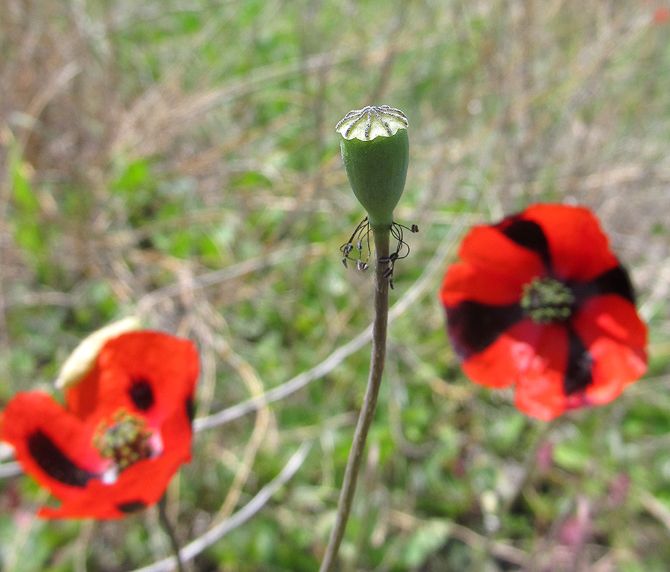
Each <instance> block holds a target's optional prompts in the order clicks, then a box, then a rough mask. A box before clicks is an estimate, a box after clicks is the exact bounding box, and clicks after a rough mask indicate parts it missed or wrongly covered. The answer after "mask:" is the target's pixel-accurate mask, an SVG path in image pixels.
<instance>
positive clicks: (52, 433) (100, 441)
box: [0, 331, 198, 519]
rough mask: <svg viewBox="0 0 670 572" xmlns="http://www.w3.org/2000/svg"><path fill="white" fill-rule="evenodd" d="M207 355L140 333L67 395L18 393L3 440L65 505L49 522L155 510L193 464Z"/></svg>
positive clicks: (49, 512) (117, 342)
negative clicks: (202, 359) (196, 406)
mask: <svg viewBox="0 0 670 572" xmlns="http://www.w3.org/2000/svg"><path fill="white" fill-rule="evenodd" d="M197 377H198V355H197V353H196V350H195V347H194V346H193V344H192V343H191V342H189V341H188V340H183V339H179V338H175V337H173V336H170V335H167V334H163V333H160V332H148V331H138V332H131V333H126V334H123V335H120V336H118V337H115V338H112V339H111V340H108V341H107V342H106V343H105V344H104V346H103V347H102V349H101V350H100V353H99V354H98V356H97V358H96V360H95V362H94V364H93V367H92V369H91V371H89V373H88V374H86V376H85V377H84V378H83V379H82V380H81V381H79V382H78V383H77V384H76V385H73V386H72V387H70V388H69V389H67V390H66V392H65V407H63V406H62V405H60V404H59V403H57V402H56V401H55V400H54V399H53V398H52V397H51V396H50V395H48V394H47V393H43V392H39V391H30V392H25V393H19V394H17V395H16V396H14V398H13V399H12V400H11V401H10V402H9V404H8V405H7V407H6V409H5V411H4V413H3V415H2V417H1V418H0V439H2V440H3V441H6V442H7V443H9V444H10V445H11V446H12V447H14V450H15V454H16V458H17V459H18V461H19V462H20V463H21V465H22V466H23V468H24V470H25V471H26V472H27V473H29V474H30V475H32V476H33V477H34V478H35V479H36V480H37V481H38V482H39V483H40V484H41V485H43V486H44V487H46V488H47V489H49V491H50V492H51V493H52V494H53V495H54V496H55V497H56V498H58V499H59V500H60V501H61V505H60V507H58V508H47V507H45V508H42V509H41V510H40V513H39V515H40V516H42V517H45V518H97V519H108V518H120V517H122V516H124V515H126V514H127V513H129V512H133V511H135V510H139V509H141V508H144V507H146V506H149V505H152V504H154V503H156V502H157V501H158V500H159V499H160V498H161V496H162V495H163V493H164V491H165V489H166V488H167V485H168V483H169V481H170V479H171V478H172V475H173V474H174V473H175V472H176V471H177V469H178V468H179V466H180V465H181V464H182V463H185V462H188V461H189V460H190V458H191V441H192V435H193V432H192V428H191V422H192V417H193V394H194V390H195V382H196V379H197Z"/></svg>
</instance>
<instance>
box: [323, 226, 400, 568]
mask: <svg viewBox="0 0 670 572" xmlns="http://www.w3.org/2000/svg"><path fill="white" fill-rule="evenodd" d="M373 236H374V242H375V251H376V256H377V261H376V264H375V295H374V322H373V325H372V355H371V357H370V374H369V376H368V385H367V388H366V390H365V397H364V399H363V405H362V407H361V411H360V413H359V415H358V421H357V423H356V430H355V432H354V438H353V442H352V444H351V450H350V451H349V458H348V459H347V467H346V469H345V472H344V480H343V482H342V489H341V490H340V498H339V501H338V505H337V514H336V517H335V525H334V527H333V530H332V532H331V535H330V540H329V541H328V546H327V548H326V552H325V554H324V557H323V560H322V562H321V568H320V572H329V571H330V570H332V569H333V566H334V565H335V560H336V557H337V553H338V551H339V549H340V544H341V542H342V538H343V536H344V531H345V529H346V527H347V521H348V519H349V512H350V511H351V504H352V502H353V499H354V493H355V492H356V481H357V478H358V472H359V470H360V467H361V463H362V460H363V452H364V450H365V442H366V440H367V436H368V431H369V429H370V425H371V424H372V419H373V418H374V414H375V409H376V406H377V396H378V395H379V388H380V387H381V381H382V372H383V371H384V361H385V358H386V331H387V328H388V305H389V280H388V276H387V275H386V270H387V268H388V266H389V262H388V256H389V241H390V228H389V229H385V228H377V229H373Z"/></svg>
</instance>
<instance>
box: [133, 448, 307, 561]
mask: <svg viewBox="0 0 670 572" xmlns="http://www.w3.org/2000/svg"><path fill="white" fill-rule="evenodd" d="M311 448H312V443H311V442H308V443H303V444H302V445H301V446H300V448H299V449H298V450H297V451H296V452H295V453H293V455H292V456H291V458H290V459H289V460H288V462H287V463H286V465H284V468H283V469H282V470H281V472H280V473H279V474H278V475H277V476H276V477H275V478H274V479H273V480H272V481H270V482H269V483H268V484H267V485H265V486H264V487H263V488H262V489H261V490H260V491H258V493H257V494H256V496H254V498H252V499H251V500H250V501H249V502H248V503H247V504H246V505H244V506H243V507H242V508H241V509H240V510H238V511H237V512H236V513H235V514H233V515H232V516H231V517H230V518H229V519H227V520H225V521H223V522H221V523H219V524H217V525H216V526H213V527H212V528H210V529H209V530H208V531H207V532H205V533H204V534H203V535H202V536H200V537H198V538H196V539H195V540H193V541H192V542H190V543H189V544H187V545H186V546H184V548H182V549H181V550H180V551H179V554H180V556H181V559H182V561H183V562H184V563H186V562H190V561H191V560H193V559H194V558H195V557H196V556H197V555H198V554H200V553H201V552H202V551H203V550H205V549H206V548H208V547H209V546H212V544H215V543H216V542H218V541H219V540H221V538H223V537H224V536H225V535H226V534H228V533H229V532H231V531H232V530H235V529H236V528H238V527H239V526H241V525H242V524H244V523H245V522H246V521H247V520H249V519H250V518H251V517H252V516H254V515H255V514H256V513H257V512H258V511H260V510H261V509H262V508H263V507H264V506H265V505H266V504H267V503H268V501H269V500H270V499H271V498H272V496H273V495H274V494H275V493H276V492H277V491H278V490H279V489H280V488H281V487H282V486H284V485H285V484H286V483H287V482H288V481H290V480H291V479H292V478H293V476H294V475H295V474H296V473H297V472H298V469H300V467H302V465H303V463H304V462H305V459H306V458H307V454H308V453H309V451H310V449H311ZM172 566H173V559H172V558H165V559H163V560H159V561H158V562H154V563H153V564H150V565H149V566H145V567H144V568H138V569H136V570H134V572H170V570H171V569H172Z"/></svg>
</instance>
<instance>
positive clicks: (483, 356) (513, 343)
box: [463, 320, 568, 420]
mask: <svg viewBox="0 0 670 572" xmlns="http://www.w3.org/2000/svg"><path fill="white" fill-rule="evenodd" d="M567 355H568V342H567V333H566V332H565V330H564V328H562V327H561V326H557V325H542V324H536V323H535V322H533V321H531V320H523V321H521V322H519V323H518V324H516V325H514V326H512V327H511V328H510V329H509V330H508V331H507V332H505V333H504V334H503V335H502V336H500V338H498V340H497V341H496V342H495V343H493V344H492V345H491V346H490V347H489V348H487V349H486V350H484V351H483V352H481V353H479V354H476V355H474V356H473V357H471V358H470V359H468V360H466V361H465V362H464V363H463V371H464V372H465V373H466V374H467V375H468V376H469V377H470V378H471V379H472V380H473V381H475V382H477V383H480V384H482V385H486V386H489V387H496V388H499V387H507V386H509V385H512V384H516V398H515V402H516V406H517V407H518V408H519V409H520V410H521V411H523V412H525V413H527V414H528V415H530V416H532V417H537V418H538V419H543V420H549V419H552V418H554V417H556V416H558V415H560V414H561V413H563V411H565V408H566V400H565V396H564V394H563V372H564V371H565V365H566V361H567Z"/></svg>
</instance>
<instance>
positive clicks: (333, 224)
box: [0, 0, 670, 572]
mask: <svg viewBox="0 0 670 572" xmlns="http://www.w3.org/2000/svg"><path fill="white" fill-rule="evenodd" d="M662 4H663V3H662V2H658V3H654V2H645V1H642V0H609V1H608V0H593V1H591V2H583V1H582V0H528V1H527V2H521V1H514V0H476V1H468V0H449V1H447V0H445V1H442V2H432V1H429V0H397V1H395V0H394V1H381V0H379V1H371V2H353V1H344V2H336V1H330V0H322V1H317V0H311V1H310V0H296V1H291V2H288V1H285V0H284V1H281V0H246V1H242V0H150V1H148V2H134V1H131V0H117V1H115V2H106V1H103V0H88V1H87V0H66V1H60V0H4V1H3V2H1V3H0V53H2V54H3V55H2V61H0V94H1V96H0V160H1V163H0V169H1V171H0V176H1V177H2V178H1V179H0V221H1V223H0V381H2V383H1V384H0V403H3V402H6V400H8V399H9V398H10V397H11V395H12V394H13V393H14V392H15V391H18V390H25V389H28V388H35V387H42V388H50V387H51V381H52V380H53V378H54V376H55V373H56V371H57V369H58V366H59V364H60V363H61V362H62V360H63V359H64V358H65V357H66V356H67V354H68V353H69V351H70V350H71V349H72V348H73V347H74V346H75V345H76V343H77V341H78V340H79V339H80V338H81V337H82V336H83V335H85V334H86V333H88V332H90V331H92V330H94V329H97V328H98V327H100V326H102V325H104V324H106V323H107V322H109V321H111V320H113V319H115V318H118V317H121V316H125V315H127V314H130V313H139V314H140V315H141V316H142V317H143V319H144V320H145V322H146V323H147V324H148V325H149V326H151V327H156V328H164V329H169V330H171V331H174V332H177V333H179V334H181V335H184V336H188V337H190V338H192V339H194V340H195V341H196V342H197V343H198V345H199V348H200V350H201V356H202V369H203V373H202V378H201V383H200V386H199V402H198V411H197V414H198V417H201V418H206V417H207V416H208V415H210V414H213V413H216V412H219V411H222V410H226V409H227V408H230V407H232V406H234V405H235V404H237V403H240V402H243V401H245V400H247V399H248V398H250V397H253V396H257V395H260V394H262V393H263V392H266V391H269V390H271V389H272V388H281V389H279V390H278V391H279V393H278V394H275V396H276V397H277V400H276V401H275V402H274V403H272V404H270V405H264V406H260V407H255V408H249V411H248V412H247V413H246V414H245V415H242V416H239V417H235V415H234V413H235V412H236V411H237V410H232V411H231V410H229V411H228V413H227V414H226V415H227V417H226V418H225V419H223V421H226V422H225V423H223V422H217V421H216V418H214V420H213V421H212V420H210V421H211V422H210V423H209V425H208V424H207V422H206V421H201V422H200V426H201V427H202V428H203V430H202V431H200V432H199V433H198V435H197V439H196V446H195V460H194V461H193V463H192V464H191V465H190V466H188V467H187V468H185V469H184V470H182V471H181V473H180V477H179V478H178V479H176V480H175V481H174V482H173V485H172V487H171V489H170V491H169V509H170V511H171V513H172V514H173V515H174V517H177V518H178V527H177V534H178V536H179V538H180V539H181V541H182V542H183V543H184V544H185V543H187V542H188V541H190V540H192V539H197V538H200V537H201V536H202V535H203V534H204V533H205V532H206V531H207V530H208V529H209V528H210V527H211V526H213V525H214V524H215V523H217V522H222V521H224V520H225V519H227V518H228V517H230V515H231V514H233V513H234V512H236V511H237V510H239V509H240V508H241V507H243V506H245V505H246V503H248V502H249V501H250V499H252V497H253V496H254V495H255V494H256V493H257V492H258V491H259V490H261V488H262V487H263V486H264V485H266V484H267V483H269V482H270V481H272V479H274V478H275V477H276V476H277V474H278V473H280V471H281V470H282V468H283V467H284V466H285V464H286V463H287V462H288V461H289V458H290V457H291V455H292V454H293V453H294V452H295V451H296V450H297V449H298V448H299V447H300V446H301V445H302V444H304V443H309V444H311V449H310V451H309V454H308V456H307V457H306V459H305V460H304V462H303V463H302V464H301V466H300V467H299V470H298V471H297V473H296V474H295V475H294V476H293V477H292V478H291V479H290V480H289V481H288V482H286V483H284V484H283V486H281V487H280V489H279V491H278V492H277V494H275V495H274V496H273V497H272V499H271V500H270V501H269V502H268V503H267V504H266V505H265V506H264V508H263V509H262V510H261V511H260V512H259V513H258V514H256V515H255V516H254V518H253V519H251V520H250V521H248V522H246V523H245V524H242V525H240V526H238V527H236V528H234V529H233V530H232V531H231V532H230V533H229V534H227V535H226V536H224V537H223V538H222V539H221V540H220V541H219V542H217V543H216V544H214V546H212V547H210V548H208V549H206V550H205V551H204V552H203V553H202V554H201V555H200V556H198V557H197V558H196V560H195V564H194V569H195V570H203V571H204V570H226V571H241V572H245V571H256V570H263V571H265V570H267V571H277V572H279V571H295V572H298V571H312V570H315V569H316V567H317V564H318V562H319V557H320V555H321V553H322V551H323V549H324V547H325V543H326V541H327V536H328V532H329V529H330V526H331V524H332V521H333V517H334V510H335V505H336V500H337V490H338V485H339V483H340V481H341V477H342V472H343V468H344V463H345V460H346V455H347V451H348V444H349V442H350V438H351V435H352V431H353V424H354V416H355V412H356V411H357V408H358V405H359V403H360V400H361V396H362V393H363V389H364V385H365V379H366V375H367V366H368V352H367V345H366V344H365V338H364V337H363V338H356V336H358V335H359V334H360V333H361V332H363V331H364V330H365V328H366V326H367V324H368V323H369V320H370V317H371V316H370V300H371V276H369V275H367V274H363V273H356V272H355V271H353V270H351V269H350V270H348V271H347V270H345V269H344V268H343V267H342V265H341V264H340V261H339V258H340V256H339V253H338V247H339V246H340V244H341V243H343V242H344V241H345V240H346V238H347V237H348V235H349V233H350V232H351V230H352V228H353V227H354V226H355V224H356V222H357V221H358V219H360V218H361V216H362V212H361V209H360V207H359V206H358V205H357V203H356V202H355V200H354V198H353V195H352V193H351V192H350V191H349V190H348V188H347V184H346V179H345V175H344V171H343V169H342V168H341V164H340V159H339V150H338V141H337V137H336V134H335V133H334V130H333V127H334V125H335V123H336V122H337V120H338V119H339V118H340V117H341V116H342V115H343V114H344V113H346V112H347V111H349V110H350V109H352V108H356V107H361V106H363V105H365V104H368V103H387V104H390V105H393V106H395V107H399V108H401V109H403V110H404V111H405V112H406V114H407V115H408V117H409V119H410V139H411V145H412V148H411V163H410V171H409V177H408V188H407V190H406V193H405V196H404V198H403V201H402V203H401V206H400V207H399V209H398V211H397V213H396V214H397V217H398V219H399V220H400V221H403V222H405V223H417V224H418V225H419V226H420V228H421V232H420V234H418V235H414V236H411V247H412V254H411V256H410V257H409V258H408V259H407V260H404V261H402V263H399V264H398V265H397V267H396V278H395V283H396V288H395V290H394V291H393V293H392V304H393V303H395V304H396V308H395V310H394V312H395V314H394V319H393V322H392V325H391V329H390V340H389V343H390V346H389V362H388V364H387V371H386V378H385V383H384V387H383V389H382V394H381V398H380V406H379V410H378V413H377V418H376V422H375V425H374V426H373V429H372V433H371V439H370V442H369V447H368V454H367V458H366V464H365V467H364V470H363V475H362V479H361V482H360V486H359V494H358V501H357V504H356V506H355V509H354V512H353V516H352V520H351V522H350V526H349V530H348V534H347V536H346V538H345V543H344V545H343V550H342V558H343V564H342V570H345V571H353V570H375V571H401V570H422V571H426V572H428V571H444V570H517V569H535V570H552V571H555V570H566V571H567V570H598V571H609V570H612V571H613V570H623V571H629V572H632V571H654V570H659V571H662V570H666V569H667V562H669V561H670V543H669V542H668V536H669V534H670V492H669V491H670V489H669V487H668V482H669V480H670V452H669V451H670V448H669V447H668V444H669V443H670V441H669V438H668V435H667V433H668V431H669V430H670V394H669V393H668V389H669V388H670V317H669V304H668V295H669V292H670V226H669V223H668V217H667V205H668V197H669V196H670V163H669V162H668V154H667V142H668V140H669V138H670V115H669V110H670V42H668V39H669V32H670V27H668V25H664V24H662V23H655V22H654V21H653V14H654V10H655V9H656V8H657V7H659V6H661V5H662ZM533 201H569V202H579V203H583V204H586V205H588V206H590V207H592V208H593V209H594V210H595V212H596V213H597V214H598V215H599V217H600V218H601V220H602V222H603V225H604V227H605V228H606V229H607V231H608V232H609V234H610V236H611V239H612V243H613V246H614V248H615V250H616V251H617V253H618V255H619V256H620V258H621V259H622V260H623V261H624V262H625V264H626V265H627V266H628V267H629V268H630V269H631V273H632V277H633V280H634V282H635V284H636V286H637V290H638V292H639V300H640V308H641V312H642V314H643V316H644V318H645V320H646V321H647V322H648V324H649V327H650V356H651V360H650V370H649V373H648V375H647V376H646V378H645V379H644V380H643V381H641V382H640V383H639V384H637V385H635V386H633V387H631V388H630V389H629V390H627V392H626V393H625V395H624V396H623V397H621V398H620V399H619V400H618V401H616V402H615V403H614V404H612V405H610V406H607V407H603V408H600V409H597V410H589V411H580V412H576V413H573V414H570V415H567V416H566V417H565V418H563V419H561V420H559V421H558V422H556V423H554V424H551V425H545V424H541V423H538V422H534V421H532V420H529V419H526V418H525V417H523V416H522V415H521V414H519V413H518V412H516V410H515V409H514V407H513V406H512V405H511V395H510V394H508V393H505V392H498V393H492V392H490V391H487V390H485V389H482V388H479V387H476V386H474V385H473V384H471V383H469V382H468V381H467V380H466V379H465V378H464V377H463V376H462V374H461V373H460V372H459V369H458V366H457V363H456V361H455V359H454V356H453V354H452V352H451V350H450V348H449V346H448V343H447V339H446V335H445V328H444V319H443V313H442V310H441V308H440V306H439V303H438V300H437V291H438V288H439V284H440V280H441V277H442V275H443V272H444V270H445V268H446V267H447V265H448V263H449V261H450V260H453V257H454V251H455V248H456V247H457V244H458V240H459V239H460V237H461V236H462V234H463V233H464V232H465V230H466V229H467V228H468V226H469V225H471V224H472V223H474V222H478V221H489V220H493V219H496V218H498V217H500V216H502V215H503V213H509V212H513V211H515V210H519V209H521V208H522V207H523V206H524V205H526V204H527V203H529V202H533ZM352 339H355V340H357V341H358V342H359V343H357V344H354V345H353V346H350V345H347V344H348V343H349V342H350V341H351V340H352ZM319 365H321V366H322V367H321V368H317V369H316V370H314V369H313V368H315V366H319ZM296 376H298V377H297V380H296V379H295V377H296ZM289 380H293V381H294V382H295V383H294V384H293V385H288V386H287V385H285V384H286V383H287V382H288V381H289ZM301 384H303V385H302V386H301V387H300V388H299V389H297V390H296V391H291V389H292V388H293V387H294V385H298V386H300V385H301ZM219 421H221V420H219ZM0 492H1V495H0V507H1V511H0V560H1V562H2V569H3V570H6V571H15V572H19V571H20V572H31V571H38V570H58V571H64V570H76V571H80V570H104V571H116V570H129V569H133V568H135V567H139V566H141V565H146V564H148V563H151V562H153V561H155V560H159V559H161V558H162V557H164V556H166V555H167V554H168V553H169V546H168V543H167V540H166V538H165V537H164V536H163V534H162V533H161V531H160V529H159V528H158V527H157V516H156V514H155V513H154V511H147V512H146V513H145V514H142V515H139V516H133V517H130V518H128V519H126V520H124V521H121V522H112V523H90V522H87V523H75V522H63V523H50V522H42V521H37V520H36V519H34V518H33V512H34V507H35V506H36V505H37V504H38V503H40V502H43V501H44V500H45V497H44V495H43V494H42V493H41V492H39V491H38V489H37V487H36V486H35V485H34V484H33V483H31V482H30V481H29V480H28V479H25V478H11V479H4V480H2V481H0Z"/></svg>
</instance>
